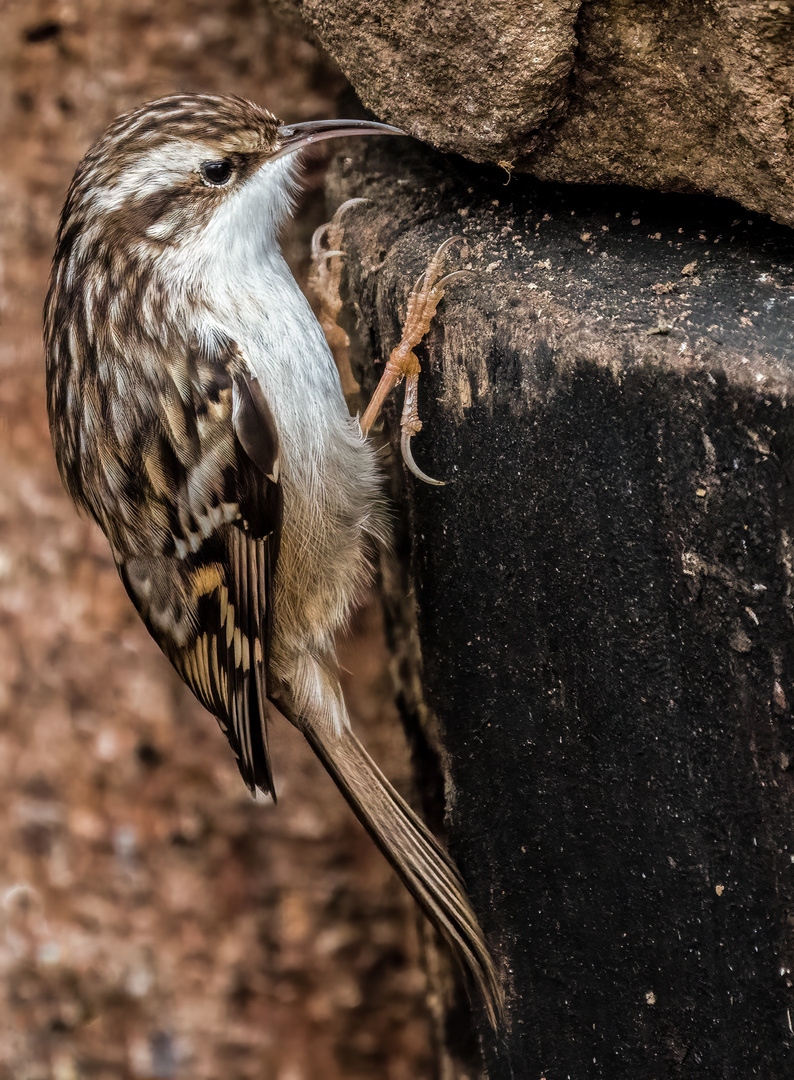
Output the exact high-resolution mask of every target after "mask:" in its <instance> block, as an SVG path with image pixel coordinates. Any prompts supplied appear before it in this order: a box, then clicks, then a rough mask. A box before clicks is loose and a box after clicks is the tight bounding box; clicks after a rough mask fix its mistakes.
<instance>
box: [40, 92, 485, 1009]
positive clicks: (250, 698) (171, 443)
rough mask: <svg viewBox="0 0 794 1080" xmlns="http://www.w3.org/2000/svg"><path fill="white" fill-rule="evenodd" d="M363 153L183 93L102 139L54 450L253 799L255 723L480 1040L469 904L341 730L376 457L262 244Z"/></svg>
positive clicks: (479, 947) (73, 297) (61, 346)
mask: <svg viewBox="0 0 794 1080" xmlns="http://www.w3.org/2000/svg"><path fill="white" fill-rule="evenodd" d="M377 133H387V134H395V133H396V134H401V133H400V132H399V131H398V130H397V129H396V128H390V127H387V126H386V125H381V124H368V123H364V122H359V121H328V122H316V123H308V124H298V125H293V126H284V125H281V124H280V123H279V121H278V120H277V119H276V118H275V117H274V116H273V115H272V114H271V113H269V112H267V111H266V110H264V109H262V108H260V107H259V106H257V105H255V104H253V103H251V102H249V101H245V100H243V99H241V98H237V97H215V96H210V95H193V94H190V95H188V94H185V95H178V96H173V97H168V98H163V99H162V100H159V101H154V102H151V103H149V104H146V105H143V106H141V107H140V108H138V109H136V110H134V111H133V112H130V113H128V114H126V115H124V116H121V117H119V118H118V119H117V120H116V121H114V123H112V124H111V125H110V127H109V128H108V129H107V131H106V132H105V133H104V134H103V135H102V136H101V138H100V139H99V140H98V142H96V143H95V145H94V146H93V147H92V148H91V149H90V150H89V151H88V153H87V154H86V156H85V158H84V159H83V161H82V162H81V164H80V165H79V167H78V169H77V172H76V173H75V176H74V180H73V181H72V185H71V187H70V189H69V193H68V196H67V199H66V203H65V206H64V208H63V213H62V216H61V222H60V227H59V230H58V237H57V246H56V251H55V257H54V260H53V266H52V275H51V280H50V289H49V293H48V296H47V301H46V307H45V318H44V325H45V345H46V354H47V398H48V409H49V417H50V427H51V432H52V440H53V445H54V447H55V454H56V458H57V461H58V467H59V470H60V473H61V477H62V479H63V482H64V484H65V486H66V488H67V490H68V492H69V494H70V495H71V496H72V498H73V499H74V501H75V503H76V504H77V506H78V507H79V508H80V509H81V510H83V511H86V512H88V513H89V514H90V515H91V516H92V517H93V518H94V519H95V520H96V521H97V522H98V523H99V525H100V527H101V528H102V530H103V531H104V533H105V535H106V536H107V538H108V540H109V542H110V546H111V549H112V552H113V557H114V559H115V561H116V565H117V567H118V570H119V574H120V575H121V579H122V581H123V582H124V585H125V587H126V589H127V592H128V593H129V595H130V598H131V599H132V602H133V603H134V604H135V607H136V608H137V610H138V612H139V613H140V615H141V617H142V618H143V620H144V622H145V623H146V626H147V628H148V630H149V632H150V633H151V635H152V637H153V638H154V639H155V641H156V642H157V644H158V645H159V646H160V648H161V649H162V650H163V652H164V653H165V654H166V656H167V657H168V659H169V660H170V661H171V663H172V664H173V665H174V667H175V668H176V670H177V672H178V673H179V675H180V676H181V677H182V678H183V679H184V681H185V682H186V683H187V685H188V686H189V687H190V689H191V690H192V691H193V693H194V694H195V695H196V697H197V698H198V699H199V701H201V702H202V704H203V705H204V706H205V707H206V708H207V709H208V710H209V711H210V712H211V713H212V714H213V715H214V716H215V717H217V719H218V722H219V724H220V726H221V729H222V730H223V731H224V733H225V734H226V737H227V738H228V740H229V742H230V744H231V746H232V749H233V750H234V753H235V755H236V757H237V763H238V765H239V768H240V772H241V774H242V776H243V779H244V780H245V782H246V784H247V785H248V787H249V788H250V789H251V790H252V791H255V789H256V788H259V789H260V790H261V791H263V792H265V793H270V794H272V795H274V796H275V788H274V784H273V775H272V771H271V763H270V755H269V752H268V741H267V724H268V717H269V715H271V714H278V713H281V714H283V715H284V716H286V717H287V718H288V719H289V720H290V721H291V722H292V723H293V724H294V725H295V726H296V727H297V728H298V729H299V730H300V731H302V732H303V734H304V736H305V737H306V739H307V740H308V741H309V743H310V745H311V746H312V748H313V750H314V751H315V753H316V754H317V756H318V757H319V758H320V760H321V761H322V763H323V764H324V766H325V767H326V769H327V770H328V772H329V773H330V775H331V776H332V777H333V779H334V781H335V782H336V784H337V785H338V786H339V788H340V790H341V792H342V794H343V795H344V796H345V798H346V799H347V800H348V802H349V803H350V805H351V807H352V808H353V810H354V812H355V813H356V814H357V816H358V817H359V818H360V820H361V821H362V823H363V824H364V826H365V827H366V828H367V829H368V831H369V832H370V834H371V835H372V837H373V838H374V840H375V842H376V843H377V844H378V846H379V847H380V849H381V850H382V851H383V853H384V854H385V855H386V857H387V858H388V859H389V861H390V862H391V863H392V865H393V866H394V867H395V869H396V870H397V872H398V874H399V875H400V877H401V878H402V880H403V881H404V882H405V884H406V886H407V887H408V888H409V889H410V891H411V892H412V893H413V895H414V896H415V897H416V899H417V900H418V902H419V903H420V905H421V906H422V908H423V909H424V911H425V912H426V913H427V915H428V917H429V918H430V920H431V921H432V922H433V923H434V924H435V926H436V927H437V928H438V929H439V930H440V931H441V933H442V934H443V935H444V937H445V938H446V939H447V940H448V941H449V942H450V943H451V945H452V948H453V950H454V952H455V954H456V955H457V957H458V959H459V960H460V961H461V962H462V964H463V966H464V968H465V969H466V970H467V971H468V973H469V974H470V976H471V977H472V979H473V981H474V984H475V985H476V986H477V987H478V988H479V991H480V994H481V996H482V999H483V1001H484V1003H485V1007H486V1010H487V1012H488V1015H489V1017H490V1018H491V1020H492V1022H495V1021H496V1018H497V1016H498V1014H499V1011H500V1008H501V1000H502V997H501V990H500V987H499V982H498V979H497V975H496V972H495V968H494V965H493V962H492V960H491V957H490V954H489V951H488V948H487V946H486V944H485V941H484V939H483V936H482V932H481V930H480V928H479V926H478V923H477V919H476V916H475V915H474V913H473V911H472V909H471V906H470V904H469V901H468V899H467V896H466V892H465V887H464V885H463V882H462V880H461V878H460V876H459V874H458V872H457V870H456V868H455V867H454V865H453V864H452V863H451V862H450V860H449V858H448V857H447V856H446V855H445V853H444V852H443V851H442V849H441V848H440V847H439V845H438V844H437V842H436V841H435V839H434V838H433V836H432V835H431V834H430V833H429V831H428V830H427V829H426V827H425V826H424V825H423V824H422V822H421V821H420V820H419V819H418V818H417V817H416V815H415V814H414V813H413V811H412V810H411V809H410V808H409V807H408V806H407V805H406V803H405V802H404V801H403V800H402V799H401V798H400V796H399V795H398V794H397V793H396V792H395V791H394V789H393V788H392V787H391V786H390V784H389V783H388V781H387V780H386V779H385V778H384V777H383V775H382V774H381V773H380V771H379V770H378V768H377V766H376V765H375V764H374V762H373V761H372V760H371V759H370V757H369V756H368V755H367V753H366V751H365V750H364V748H363V746H362V745H361V743H360V742H359V741H358V739H357V738H356V736H355V735H354V734H353V732H352V731H351V728H350V722H349V719H348V715H347V711H346V708H345V703H344V699H343V697H342V693H341V689H340V685H339V678H338V674H337V663H336V656H335V651H334V636H335V634H336V633H337V631H339V630H340V629H341V628H342V627H344V626H345V624H346V622H347V620H348V618H349V615H350V612H351V610H352V608H353V607H354V605H355V604H356V602H357V601H358V600H359V599H360V598H361V597H362V595H363V594H364V592H365V590H366V588H367V585H368V583H369V582H370V580H371V576H372V566H373V552H374V551H375V549H376V548H377V546H378V545H379V544H382V543H385V542H387V540H388V523H387V513H386V507H385V504H384V500H383V496H382V494H381V483H380V478H379V475H378V469H377V466H376V462H375V454H374V451H373V449H372V447H371V445H370V444H369V443H368V442H367V441H366V440H365V438H364V437H363V434H362V430H361V427H360V426H359V425H358V423H357V422H356V420H354V419H351V417H350V416H349V415H348V412H347V409H346V407H345V401H344V397H343V395H342V390H341V387H340V384H339V379H338V375H337V372H336V369H335V367H334V363H333V360H332V357H331V354H330V351H329V349H328V346H327V344H326V341H325V339H324V337H323V334H322V331H321V330H320V327H319V324H318V323H317V321H316V319H315V318H314V316H313V314H312V312H311V309H310V307H309V305H308V303H307V301H306V300H305V298H304V297H303V295H302V293H301V292H300V290H299V289H298V286H297V284H296V282H295V281H294V279H293V277H292V275H291V274H290V271H289V270H288V268H287V265H286V263H285V262H284V259H283V256H282V254H281V251H280V248H279V243H278V234H279V230H280V228H281V226H282V224H283V222H284V221H285V219H286V218H287V217H288V215H289V214H290V213H291V210H292V196H293V193H294V191H295V189H296V179H295V164H294V163H295V157H294V156H293V155H294V152H295V151H297V150H300V149H301V148H302V147H304V146H306V145H307V144H308V143H310V142H314V141H317V140H320V139H327V138H330V137H333V136H339V135H353V134H377ZM426 285H427V288H426V289H425V290H424V292H425V294H426V296H425V299H427V296H428V295H429V294H430V293H432V292H433V286H434V281H433V280H430V277H428V280H427V282H426ZM434 296H435V297H436V299H435V302H437V296H438V287H437V286H436V291H435V294H434ZM435 302H433V296H431V297H430V308H432V310H434V309H435ZM431 314H432V312H431ZM420 321H421V320H420ZM426 321H429V320H426ZM394 378H395V373H394V371H392V373H391V379H392V382H393V381H394Z"/></svg>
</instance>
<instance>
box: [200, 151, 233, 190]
mask: <svg viewBox="0 0 794 1080" xmlns="http://www.w3.org/2000/svg"><path fill="white" fill-rule="evenodd" d="M199 171H200V172H201V179H202V180H203V181H204V183H205V184H210V185H211V186H212V187H223V185H224V184H227V183H228V182H229V179H230V178H231V175H232V173H233V172H234V165H232V162H231V159H230V158H227V157H225V158H221V160H220V161H202V163H201V168H200V170H199Z"/></svg>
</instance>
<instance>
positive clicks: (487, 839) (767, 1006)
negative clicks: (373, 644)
mask: <svg viewBox="0 0 794 1080" xmlns="http://www.w3.org/2000/svg"><path fill="white" fill-rule="evenodd" d="M377 142H378V144H379V145H375V142H370V141H367V143H366V144H364V141H363V140H362V141H361V143H360V144H359V145H358V146H355V147H352V148H351V150H350V154H351V155H352V156H350V157H347V158H345V159H342V160H340V162H339V163H338V164H337V166H336V167H335V170H334V171H333V172H332V174H331V177H330V180H329V185H330V195H331V198H332V200H333V205H334V206H335V205H337V204H338V203H339V202H341V201H343V200H344V199H347V198H350V197H353V196H365V197H367V198H369V199H370V200H371V202H370V204H369V205H358V206H356V207H351V208H350V209H349V210H348V211H347V213H346V214H345V216H344V218H343V223H344V225H345V242H344V248H345V250H346V253H347V254H346V259H345V274H344V275H343V298H344V300H345V307H344V308H343V312H342V317H341V320H340V321H341V322H342V323H343V324H344V325H346V326H347V328H348V329H349V330H350V333H351V336H352V344H353V358H354V366H355V362H357V363H358V364H359V365H360V367H359V369H357V373H358V374H359V375H360V376H361V377H362V379H363V381H364V383H365V385H366V386H367V387H369V388H371V386H372V385H373V383H374V380H375V379H376V377H377V374H378V370H377V369H376V368H374V367H373V365H372V358H373V356H380V357H381V358H385V357H386V356H387V355H388V352H389V350H390V348H391V347H392V346H393V345H394V344H395V343H396V341H397V339H398V337H399V323H400V318H401V316H402V314H403V313H404V310H405V300H406V295H407V292H408V290H409V288H410V287H411V285H412V284H413V282H414V280H415V279H416V277H417V275H418V274H419V273H420V272H421V271H422V270H423V268H424V266H425V265H426V263H427V260H428V258H429V256H430V255H431V253H432V252H433V251H434V250H435V249H436V248H437V247H438V245H439V244H440V243H441V242H442V241H443V240H445V239H446V238H447V237H449V236H461V237H463V238H465V240H466V246H465V247H464V248H463V249H462V252H461V249H460V248H458V249H453V251H452V252H451V253H450V258H449V268H450V269H455V268H457V267H458V266H470V267H471V268H472V269H473V270H474V271H475V273H476V274H477V275H478V276H477V278H472V279H458V280H456V281H455V282H454V283H452V284H450V286H449V289H448V291H447V295H446V298H445V300H444V301H443V302H442V304H441V307H440V309H439V313H438V317H437V319H436V321H435V323H434V326H433V328H432V330H431V333H430V335H429V338H428V341H427V345H426V347H424V348H423V349H422V350H420V357H421V359H422V361H423V367H424V375H423V380H422V382H421V384H420V399H421V400H420V407H421V411H422V416H423V419H424V421H425V429H424V430H423V431H422V433H421V434H420V435H419V436H418V437H417V438H416V439H415V440H414V448H415V456H416V458H417V461H418V462H419V464H420V465H421V467H422V468H424V469H425V470H426V471H427V472H429V473H430V474H431V475H433V476H436V477H439V478H442V479H446V480H448V481H450V483H449V484H448V486H447V487H445V488H430V487H427V486H424V485H422V484H419V483H415V482H414V481H413V480H409V481H408V482H406V483H405V484H404V486H403V495H404V500H403V502H402V504H401V506H400V510H399V514H400V517H401V520H402V522H403V525H404V527H405V528H406V529H407V530H408V533H409V534H410V535H409V537H408V539H409V542H410V551H411V574H412V582H413V585H414V586H415V590H416V600H417V627H418V633H419V642H420V646H421V656H422V662H423V665H424V674H423V688H424V694H425V698H426V702H427V703H428V704H429V706H430V707H431V709H432V710H433V711H434V713H435V715H436V717H437V719H438V730H439V738H440V742H441V747H442V756H441V760H443V762H444V769H445V780H446V783H447V785H448V788H447V794H448V800H447V806H446V829H447V836H448V842H449V846H450V849H451V851H452V853H453V855H454V857H455V858H456V859H457V861H458V863H459V865H460V867H461V870H462V872H463V874H464V876H465V878H466V880H467V882H468V884H469V889H470V892H471V895H472V899H473V901H474V904H475V907H476V908H477V910H478V912H479V913H480V916H481V920H482V924H483V927H484V928H485V930H486V932H487V934H488V936H489V938H490V940H491V941H492V943H493V946H494V950H495V953H496V954H497V956H498V957H499V958H500V962H502V963H503V970H504V978H505V985H506V987H507V991H508V998H509V1018H510V1027H509V1029H508V1030H507V1031H506V1032H504V1033H503V1036H502V1037H501V1038H499V1039H496V1038H494V1037H493V1035H492V1034H491V1033H490V1032H489V1031H488V1028H487V1025H486V1024H485V1021H484V1020H481V1021H480V1023H481V1026H480V1029H479V1030H480V1037H481V1040H482V1045H483V1054H484V1060H485V1063H486V1069H487V1073H488V1076H489V1077H490V1078H491V1080H501V1078H507V1077H510V1078H516V1080H518V1078H527V1080H530V1078H531V1080H539V1078H540V1077H545V1078H547V1080H566V1078H569V1077H570V1078H571V1080H585V1078H588V1077H593V1078H595V1077H605V1078H610V1080H616V1078H620V1077H625V1078H627V1080H628V1078H631V1080H664V1078H668V1077H697V1078H698V1080H705V1078H712V1077H713V1078H714V1080H717V1078H719V1080H728V1078H730V1080H734V1078H735V1080H747V1078H748V1077H751V1076H759V1077H765V1078H780V1080H782V1078H783V1077H785V1076H787V1075H790V1070H791V1068H792V1064H791V1063H792V1055H793V1054H794V1034H793V1033H792V1023H793V1022H794V992H793V991H792V975H791V973H790V969H794V955H792V954H793V953H794V865H792V860H793V859H794V833H793V832H792V825H794V783H793V780H792V767H791V762H792V760H794V730H793V729H792V716H791V709H790V704H791V701H792V696H793V695H794V685H793V684H792V676H793V675H794V656H792V648H791V643H792V596H791V591H792V573H793V572H794V546H792V545H793V544H794V540H792V539H791V536H792V531H793V530H794V512H793V511H794V502H793V501H792V496H793V495H794V489H792V486H791V482H792V467H793V466H794V425H793V424H792V415H791V407H790V404H789V398H790V394H791V390H792V387H794V379H792V371H791V356H792V326H793V325H794V320H793V319H792V316H793V315H794V265H793V262H792V255H793V254H794V250H793V247H794V246H793V245H792V233H791V232H790V231H789V230H787V229H785V228H783V227H779V226H774V225H772V224H770V223H769V222H767V221H765V220H762V219H759V218H757V217H756V216H754V215H751V214H748V213H747V211H744V210H742V209H741V208H739V207H738V206H736V205H735V204H732V203H725V202H718V201H716V200H707V199H702V198H697V199H696V198H688V197H686V196H661V195H656V194H654V195H650V194H644V193H641V192H638V191H636V190H633V189H599V188H576V187H573V188H564V187H553V186H541V185H538V184H535V183H530V182H526V181H520V182H518V181H515V180H514V181H513V182H512V183H510V184H509V185H507V186H505V185H504V180H505V177H504V175H502V174H499V173H498V172H496V171H492V172H491V171H488V172H484V171H482V170H480V169H475V168H473V167H471V166H469V165H467V164H465V163H464V162H463V161H462V160H461V159H444V158H440V157H437V156H434V155H433V154H431V153H430V152H427V151H425V150H424V149H423V148H422V147H420V146H418V145H414V146H412V145H411V144H409V143H407V142H398V141H396V140H395V141H390V142H389V141H380V140H377ZM455 251H458V252H460V253H459V254H455ZM390 415H391V418H392V429H393V427H394V424H393V418H394V410H392V411H391V413H390Z"/></svg>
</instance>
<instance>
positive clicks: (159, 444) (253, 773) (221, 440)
mask: <svg viewBox="0 0 794 1080" xmlns="http://www.w3.org/2000/svg"><path fill="white" fill-rule="evenodd" d="M162 359H163V361H164V362H163V363H162V364H161V365H160V368H159V373H158V374H157V376H156V377H157V380H158V392H157V393H156V394H155V395H153V397H154V399H155V400H156V406H155V407H154V409H153V410H150V411H149V413H148V415H147V418H146V421H145V424H143V425H142V426H141V430H139V431H137V432H136V433H135V435H136V438H135V439H134V440H132V441H133V443H134V444H135V446H136V449H135V451H134V453H133V455H132V456H130V455H129V453H127V455H126V458H127V460H126V461H125V462H124V472H125V474H126V475H127V476H128V478H129V477H130V476H134V484H135V486H136V487H137V488H138V490H137V491H136V493H135V498H131V499H129V500H127V501H128V503H129V507H128V513H127V516H128V518H130V519H133V520H130V521H129V527H128V529H127V530H125V534H124V536H120V537H116V538H115V539H116V542H115V543H114V544H113V547H114V550H115V552H116V556H117V562H118V566H119V572H120V574H121V577H122V580H123V582H124V584H125V586H126V589H127V592H128V593H129V595H130V597H131V598H132V601H133V603H134V604H135V606H136V608H137V609H138V612H139V613H140V615H141V616H142V618H143V620H144V622H145V623H146V626H147V627H148V629H149V632H150V633H151V634H152V636H153V637H154V639H155V641H157V643H158V644H159V646H160V648H161V649H162V650H163V652H164V653H165V654H166V656H167V657H168V658H169V660H170V661H171V663H172V664H173V665H174V667H175V668H176V670H177V671H178V672H179V674H180V675H181V676H182V678H183V679H184V680H185V682H186V683H187V684H188V686H189V687H190V688H191V690H192V691H193V693H194V694H195V695H196V697H197V698H198V699H199V700H200V701H201V702H202V704H203V705H204V706H205V707H206V708H207V709H209V711H210V712H211V713H213V714H214V715H215V716H216V717H217V718H218V722H219V724H220V726H221V728H222V730H223V731H224V732H225V734H226V736H227V738H228V740H229V742H230V744H231V746H232V749H233V750H234V752H235V755H236V757H237V763H238V766H239V769H240V772H241V774H242V776H243V779H244V780H245V782H246V784H247V785H248V786H249V788H250V789H251V790H252V791H253V790H254V789H255V788H256V787H258V788H260V789H261V790H263V791H264V792H266V793H267V792H270V793H272V794H273V795H274V796H275V791H274V787H273V776H272V771H271V766H270V757H269V753H268V744H267V730H266V722H267V704H266V701H267V686H266V675H267V668H268V654H269V643H270V633H271V599H272V593H273V575H274V573H275V569H276V560H277V558H278V546H279V536H280V531H281V514H282V492H281V484H280V482H279V461H278V455H279V441H278V432H277V429H276V424H275V421H274V419H273V414H272V412H271V411H270V408H269V406H268V403H267V400H266V399H265V396H264V394H263V392H262V388H261V386H260V385H259V383H258V382H257V380H256V379H255V378H253V376H252V375H251V373H250V371H249V369H248V366H247V364H246V362H245V358H244V357H243V356H242V354H241V353H240V351H239V349H238V348H237V347H236V345H235V344H234V342H231V341H229V340H221V341H219V340H218V339H217V338H215V339H213V340H212V342H211V343H209V344H207V343H204V344H201V345H199V344H198V343H193V344H192V345H191V346H190V348H189V349H188V350H187V352H186V353H185V354H183V355H180V356H175V355H174V351H173V350H170V351H169V352H168V354H167V355H166V356H164V357H163V358H162ZM124 443H125V444H126V445H127V446H129V445H130V440H129V438H127V439H125V440H124ZM125 486H126V484H125V485H122V488H123V487H125ZM119 510H120V507H119V506H118V505H117V506H116V508H115V514H116V520H118V513H119ZM130 538H131V539H130Z"/></svg>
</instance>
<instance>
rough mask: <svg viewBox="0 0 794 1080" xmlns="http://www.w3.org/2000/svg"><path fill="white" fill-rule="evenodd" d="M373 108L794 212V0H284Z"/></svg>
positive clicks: (619, 174)
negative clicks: (426, 0) (427, 0)
mask: <svg viewBox="0 0 794 1080" xmlns="http://www.w3.org/2000/svg"><path fill="white" fill-rule="evenodd" d="M281 4H282V6H283V5H284V4H292V5H294V6H295V7H297V9H298V10H299V11H300V12H301V14H302V16H303V18H304V20H305V21H306V24H307V25H308V26H309V28H310V29H311V31H312V32H313V33H314V34H315V35H316V36H317V38H318V39H319V40H320V41H321V42H322V44H323V45H324V46H325V47H326V48H327V49H328V50H329V51H330V53H331V54H332V55H333V57H334V58H335V59H336V60H337V61H338V63H339V64H340V66H341V67H342V69H343V71H344V72H345V74H346V75H347V77H348V78H349V79H350V81H351V82H352V84H353V86H354V87H355V88H356V91H357V92H358V94H359V96H360V98H361V100H362V101H363V102H364V104H365V105H366V106H367V107H368V108H370V109H372V110H373V111H374V112H375V113H376V114H377V115H378V116H380V117H382V118H383V119H385V120H388V121H390V122H391V123H395V124H398V125H399V126H401V127H404V128H405V129H406V130H408V131H410V132H411V134H413V135H415V136H416V137H417V138H420V139H424V140H426V141H427V142H430V143H432V144H434V145H435V146H437V147H439V148H440V149H443V150H453V151H456V152H457V153H460V154H463V155H465V156H467V157H469V158H471V159H473V160H475V161H483V162H491V163H499V162H505V163H507V162H512V164H513V167H515V168H516V169H517V170H519V171H528V172H532V173H534V174H535V175H536V176H539V177H541V178H544V179H549V180H559V181H582V182H588V183H592V182H597V183H605V182H618V183H624V184H635V185H640V186H642V187H648V188H658V189H661V190H665V191H702V192H713V193H715V194H718V195H723V196H728V197H730V198H733V199H736V200H737V201H738V202H740V203H742V204H743V205H744V206H747V207H749V208H751V209H753V210H757V211H758V210H760V211H763V212H764V213H767V214H770V215H771V216H772V217H774V218H776V219H777V220H779V221H782V222H785V223H787V224H792V223H794V180H793V179H792V177H794V144H793V143H792V130H794V108H793V107H792V91H793V90H794V4H791V3H789V2H785V3H783V2H778V0H694V2H693V0H687V2H683V0H673V2H669V0H592V2H589V3H585V4H578V3H572V2H570V0H516V2H513V3H505V2H504V0H439V2H438V3H435V4H432V5H427V4H408V3H406V2H405V0H378V2H377V3H376V2H373V0H365V2H359V0H339V2H334V3H333V4H331V3H328V2H327V0H281Z"/></svg>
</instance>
